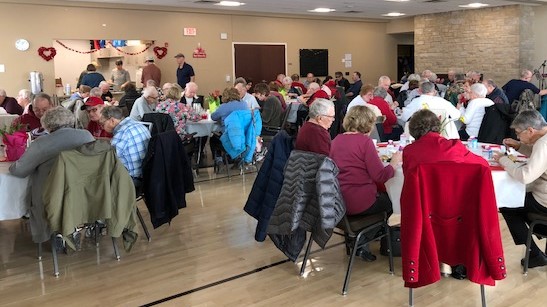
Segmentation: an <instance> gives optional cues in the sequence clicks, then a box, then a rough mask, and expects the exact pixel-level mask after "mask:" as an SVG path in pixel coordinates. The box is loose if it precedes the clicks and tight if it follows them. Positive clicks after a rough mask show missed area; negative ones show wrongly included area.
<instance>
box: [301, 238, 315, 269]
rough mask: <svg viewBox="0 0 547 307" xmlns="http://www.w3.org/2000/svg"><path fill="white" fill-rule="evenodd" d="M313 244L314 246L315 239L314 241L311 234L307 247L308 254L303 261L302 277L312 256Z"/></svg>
mask: <svg viewBox="0 0 547 307" xmlns="http://www.w3.org/2000/svg"><path fill="white" fill-rule="evenodd" d="M312 244H313V239H312V234H310V239H309V241H308V246H307V247H306V253H305V254H304V259H302V267H300V276H303V275H304V271H305V270H306V263H307V262H308V257H309V255H310V251H311V246H312Z"/></svg>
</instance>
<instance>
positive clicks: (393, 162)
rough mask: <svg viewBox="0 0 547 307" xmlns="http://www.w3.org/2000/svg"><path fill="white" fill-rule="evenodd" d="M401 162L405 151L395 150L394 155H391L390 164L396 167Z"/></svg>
mask: <svg viewBox="0 0 547 307" xmlns="http://www.w3.org/2000/svg"><path fill="white" fill-rule="evenodd" d="M401 162H403V152H402V151H397V152H394V153H393V155H392V156H391V161H390V162H389V164H390V165H391V166H392V167H393V168H396V167H397V166H399V165H401Z"/></svg>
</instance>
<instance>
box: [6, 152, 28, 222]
mask: <svg viewBox="0 0 547 307" xmlns="http://www.w3.org/2000/svg"><path fill="white" fill-rule="evenodd" d="M0 149H1V150H3V149H4V148H3V147H0ZM2 160H4V155H3V152H2V153H0V161H2ZM12 163H13V162H0V221H2V220H13V219H19V218H21V217H22V216H23V215H25V214H26V213H27V210H28V208H29V205H30V185H29V178H28V177H26V178H18V177H15V176H12V175H10V173H9V167H10V165H11V164H12Z"/></svg>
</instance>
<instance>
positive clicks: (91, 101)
mask: <svg viewBox="0 0 547 307" xmlns="http://www.w3.org/2000/svg"><path fill="white" fill-rule="evenodd" d="M100 104H104V101H103V100H102V99H101V98H99V97H89V98H87V100H86V101H85V104H84V105H83V106H82V107H81V110H82V111H83V110H85V109H86V107H94V106H97V105H100Z"/></svg>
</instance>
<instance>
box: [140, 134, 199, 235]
mask: <svg viewBox="0 0 547 307" xmlns="http://www.w3.org/2000/svg"><path fill="white" fill-rule="evenodd" d="M194 189H195V188H194V178H193V175H192V168H191V165H190V162H189V161H188V158H187V156H186V151H185V150H184V146H183V144H182V141H181V139H180V137H179V135H178V134H177V133H176V131H175V130H170V131H166V132H162V133H158V134H156V135H155V136H153V137H152V139H150V142H149V144H148V152H147V153H146V156H145V158H144V162H143V192H144V201H145V203H146V207H147V208H148V211H149V212H150V219H151V221H152V225H153V226H154V228H158V227H159V226H161V225H163V224H165V223H170V222H171V220H172V219H173V218H174V217H175V216H177V215H178V210H179V209H181V208H185V207H186V198H185V197H186V193H190V192H192V191H194Z"/></svg>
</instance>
